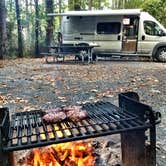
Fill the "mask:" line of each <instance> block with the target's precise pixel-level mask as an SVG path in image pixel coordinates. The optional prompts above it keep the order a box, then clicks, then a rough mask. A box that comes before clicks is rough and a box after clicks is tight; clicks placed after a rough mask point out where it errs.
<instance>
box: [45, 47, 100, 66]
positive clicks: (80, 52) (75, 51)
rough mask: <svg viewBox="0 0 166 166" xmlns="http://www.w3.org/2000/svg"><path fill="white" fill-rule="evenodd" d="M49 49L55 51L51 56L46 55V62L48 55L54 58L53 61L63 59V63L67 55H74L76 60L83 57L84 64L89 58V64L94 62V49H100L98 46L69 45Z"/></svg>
mask: <svg viewBox="0 0 166 166" xmlns="http://www.w3.org/2000/svg"><path fill="white" fill-rule="evenodd" d="M48 47H49V49H53V51H52V52H51V53H49V54H47V53H46V54H45V55H46V56H45V57H46V62H48V61H47V57H48V55H51V54H52V56H53V61H55V58H56V60H57V61H58V58H63V61H64V59H65V56H66V55H74V56H75V59H76V57H77V56H79V57H81V60H82V62H84V61H85V57H87V58H88V61H87V62H88V63H90V62H92V61H93V49H94V47H99V46H98V45H79V44H76V45H68V44H62V45H56V46H48Z"/></svg>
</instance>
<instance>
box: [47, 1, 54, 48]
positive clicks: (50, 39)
mask: <svg viewBox="0 0 166 166" xmlns="http://www.w3.org/2000/svg"><path fill="white" fill-rule="evenodd" d="M45 4H46V14H48V13H53V11H54V10H53V9H54V8H53V6H54V0H45ZM46 19H47V28H46V45H47V46H49V45H51V43H52V42H53V26H54V22H53V21H54V19H53V17H48V16H47V18H46Z"/></svg>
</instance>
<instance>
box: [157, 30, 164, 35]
mask: <svg viewBox="0 0 166 166" xmlns="http://www.w3.org/2000/svg"><path fill="white" fill-rule="evenodd" d="M158 36H166V33H165V32H164V31H163V30H159V31H158Z"/></svg>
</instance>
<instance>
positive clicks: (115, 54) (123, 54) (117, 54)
mask: <svg viewBox="0 0 166 166" xmlns="http://www.w3.org/2000/svg"><path fill="white" fill-rule="evenodd" d="M98 56H99V57H100V56H110V57H123V56H134V57H138V56H139V55H138V54H131V53H130V54H129V53H101V54H99V55H98Z"/></svg>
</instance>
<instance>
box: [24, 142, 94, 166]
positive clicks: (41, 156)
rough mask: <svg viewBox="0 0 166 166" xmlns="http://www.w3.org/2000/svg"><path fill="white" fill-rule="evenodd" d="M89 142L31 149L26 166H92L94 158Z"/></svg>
mask: <svg viewBox="0 0 166 166" xmlns="http://www.w3.org/2000/svg"><path fill="white" fill-rule="evenodd" d="M93 151H94V150H93V148H92V146H91V144H90V143H89V142H83V141H79V142H69V143H62V144H57V145H51V146H47V147H41V148H36V149H33V150H32V151H31V152H30V153H29V155H28V156H27V157H26V165H27V166H85V165H86V166H94V165H95V160H96V158H95V157H94V156H93Z"/></svg>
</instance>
